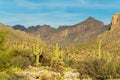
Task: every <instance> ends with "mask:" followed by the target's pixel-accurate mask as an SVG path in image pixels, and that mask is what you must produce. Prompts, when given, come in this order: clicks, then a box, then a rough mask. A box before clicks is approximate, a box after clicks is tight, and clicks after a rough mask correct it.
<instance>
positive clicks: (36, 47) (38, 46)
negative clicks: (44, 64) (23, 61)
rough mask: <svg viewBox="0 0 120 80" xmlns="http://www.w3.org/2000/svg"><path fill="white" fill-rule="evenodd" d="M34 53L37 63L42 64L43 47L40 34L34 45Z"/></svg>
mask: <svg viewBox="0 0 120 80" xmlns="http://www.w3.org/2000/svg"><path fill="white" fill-rule="evenodd" d="M33 53H34V55H35V65H36V66H39V65H40V62H39V60H40V55H42V47H41V41H40V35H38V37H37V42H36V44H35V45H34V46H33Z"/></svg>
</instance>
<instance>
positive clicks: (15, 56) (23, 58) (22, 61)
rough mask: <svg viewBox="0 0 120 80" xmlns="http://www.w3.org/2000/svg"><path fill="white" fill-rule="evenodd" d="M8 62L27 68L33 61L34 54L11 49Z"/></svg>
mask: <svg viewBox="0 0 120 80" xmlns="http://www.w3.org/2000/svg"><path fill="white" fill-rule="evenodd" d="M9 54H10V55H11V59H10V63H11V65H12V66H16V67H21V68H27V67H28V66H29V65H33V63H34V55H32V54H31V53H29V52H27V51H12V52H11V53H9Z"/></svg>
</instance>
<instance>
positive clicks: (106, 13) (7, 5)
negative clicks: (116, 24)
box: [0, 0, 120, 27]
mask: <svg viewBox="0 0 120 80" xmlns="http://www.w3.org/2000/svg"><path fill="white" fill-rule="evenodd" d="M119 5H120V0H0V22H1V23H4V24H6V25H11V26H13V25H16V24H22V25H24V26H26V27H28V26H31V25H38V24H39V25H44V24H48V25H51V26H53V27H58V26H59V25H73V24H77V23H79V22H81V21H83V20H85V19H87V18H88V17H89V16H92V17H94V18H95V19H98V20H101V21H103V22H104V23H105V24H108V23H110V21H111V18H112V15H113V14H114V13H118V12H120V6H119Z"/></svg>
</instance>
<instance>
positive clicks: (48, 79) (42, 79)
mask: <svg viewBox="0 0 120 80" xmlns="http://www.w3.org/2000/svg"><path fill="white" fill-rule="evenodd" d="M39 80H53V79H52V76H51V75H49V74H47V73H44V74H42V75H41V76H40V78H39Z"/></svg>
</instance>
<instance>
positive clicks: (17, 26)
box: [13, 24, 26, 31]
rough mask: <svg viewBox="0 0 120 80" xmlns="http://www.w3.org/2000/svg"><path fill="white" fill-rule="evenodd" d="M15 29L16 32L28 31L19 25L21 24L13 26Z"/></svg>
mask: <svg viewBox="0 0 120 80" xmlns="http://www.w3.org/2000/svg"><path fill="white" fill-rule="evenodd" d="M13 29H15V30H21V31H26V28H25V27H24V26H22V25H19V24H18V25H15V26H13Z"/></svg>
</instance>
